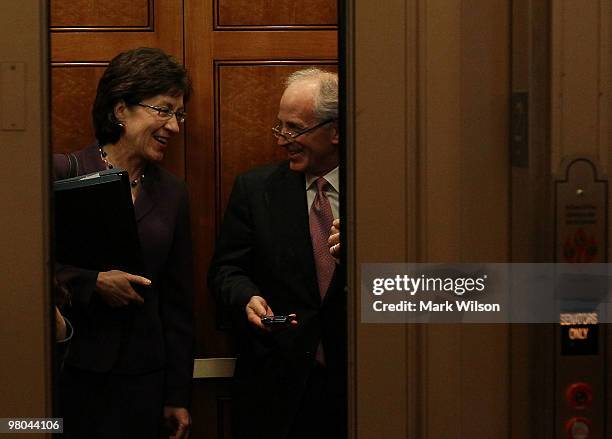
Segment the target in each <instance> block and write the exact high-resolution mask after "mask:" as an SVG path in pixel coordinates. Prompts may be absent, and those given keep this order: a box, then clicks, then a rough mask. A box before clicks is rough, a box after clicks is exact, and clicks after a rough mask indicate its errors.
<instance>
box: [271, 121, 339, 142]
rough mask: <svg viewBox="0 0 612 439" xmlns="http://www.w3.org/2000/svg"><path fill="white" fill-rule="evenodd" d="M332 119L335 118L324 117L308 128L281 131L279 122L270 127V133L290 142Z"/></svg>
mask: <svg viewBox="0 0 612 439" xmlns="http://www.w3.org/2000/svg"><path fill="white" fill-rule="evenodd" d="M334 120H335V119H326V120H324V121H323V122H321V123H318V124H316V125H314V126H311V127H308V128H304V129H303V130H299V131H282V127H281V124H280V122H279V123H277V124H276V125H275V126H274V127H272V133H273V134H274V137H276V138H277V139H281V138H282V139H285V140H286V141H287V142H289V143H292V142H295V139H297V138H298V137H300V136H301V135H303V134H306V133H309V132H311V131H314V130H316V129H317V128H319V127H322V126H323V125H327V124H328V123H330V122H333V121H334Z"/></svg>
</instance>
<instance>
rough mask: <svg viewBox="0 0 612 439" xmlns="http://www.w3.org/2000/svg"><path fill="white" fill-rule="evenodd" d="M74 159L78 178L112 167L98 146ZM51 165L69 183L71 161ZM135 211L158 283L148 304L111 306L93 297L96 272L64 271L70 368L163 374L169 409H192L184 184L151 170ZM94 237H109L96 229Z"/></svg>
mask: <svg viewBox="0 0 612 439" xmlns="http://www.w3.org/2000/svg"><path fill="white" fill-rule="evenodd" d="M76 156H77V159H78V163H79V174H88V173H91V172H96V171H100V170H103V169H106V165H105V163H104V162H103V161H102V160H101V158H100V153H99V150H98V146H97V145H91V146H88V147H86V148H84V149H83V150H81V151H78V152H76ZM53 161H54V171H55V178H56V179H60V178H65V177H66V176H67V175H68V159H67V157H66V156H65V155H62V154H56V155H54V157H53ZM134 210H135V216H136V224H137V229H138V235H139V238H140V243H141V248H142V253H143V262H144V267H145V268H144V273H142V275H143V276H145V277H147V278H148V279H150V280H151V282H152V284H151V286H150V287H147V288H145V289H143V290H139V291H142V296H143V298H144V305H141V306H139V305H135V304H132V305H129V306H127V307H120V308H111V307H110V306H108V305H106V304H105V303H104V302H103V301H102V299H101V298H100V296H99V295H98V294H97V293H94V287H95V283H96V279H97V275H98V272H97V271H91V270H83V269H79V268H77V267H72V266H58V267H59V268H58V271H57V272H56V276H57V278H58V280H59V281H60V282H61V283H63V284H65V285H66V286H67V287H68V289H69V291H70V293H71V295H72V306H71V307H70V309H69V310H68V312H69V316H70V319H71V321H72V324H73V326H74V331H75V332H74V337H73V339H72V341H71V344H70V348H69V351H68V356H67V358H66V361H65V364H66V366H70V367H74V368H78V369H82V370H86V371H93V372H112V373H115V374H127V375H130V374H131V375H138V374H144V373H148V372H152V371H156V370H165V375H166V379H165V383H166V385H165V390H164V401H165V404H166V405H173V406H178V407H188V406H189V403H190V399H191V382H192V377H193V285H192V284H193V269H192V252H191V231H190V219H189V207H188V195H187V189H186V187H185V184H184V183H183V182H181V181H180V180H179V179H178V178H176V177H174V176H173V175H171V174H169V173H168V172H166V171H165V170H163V169H162V168H160V167H158V166H156V165H154V164H149V165H148V167H147V169H146V174H145V179H144V182H143V186H142V188H141V190H140V193H139V194H138V197H137V198H136V203H135V206H134ZM91 233H105V232H104V230H93V229H92V230H91ZM91 251H95V249H91ZM136 274H139V273H136Z"/></svg>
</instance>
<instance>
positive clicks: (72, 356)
mask: <svg viewBox="0 0 612 439" xmlns="http://www.w3.org/2000/svg"><path fill="white" fill-rule="evenodd" d="M190 91H191V85H190V80H189V78H188V76H187V72H186V71H185V69H184V67H183V66H181V65H180V64H179V63H177V61H176V60H174V59H173V58H172V57H170V56H168V55H166V54H165V53H164V52H162V51H161V50H159V49H151V48H139V49H134V50H130V51H127V52H124V53H121V54H119V55H118V56H117V57H115V58H114V59H113V60H112V61H111V63H110V64H109V66H108V68H107V69H106V71H105V72H104V74H103V76H102V78H101V79H100V82H99V84H98V90H97V95H96V99H95V102H94V105H93V110H92V115H93V123H94V128H95V133H96V137H97V139H98V142H97V143H96V144H93V145H90V146H88V147H86V148H84V149H82V150H80V151H77V152H76V153H75V156H76V159H77V169H78V174H87V173H91V172H95V171H100V170H104V169H109V168H123V169H125V170H127V171H128V173H129V179H130V182H131V191H132V200H133V202H134V212H135V216H136V221H137V229H138V235H139V238H140V244H141V248H142V257H143V262H144V272H143V273H139V274H136V273H126V272H123V271H120V270H111V271H106V272H96V271H91V270H85V269H80V268H78V267H72V266H60V267H59V268H58V270H57V273H56V275H57V278H58V280H59V281H60V282H62V283H63V284H65V285H66V286H67V287H68V289H69V290H70V291H71V295H72V307H71V310H70V314H69V317H70V320H71V322H72V324H73V326H74V337H73V339H72V341H71V345H70V349H69V352H68V355H67V357H66V361H65V365H64V370H63V372H62V376H61V392H62V393H61V397H60V398H61V401H62V407H61V410H62V416H63V417H64V437H69V438H79V439H82V438H105V439H106V438H122V437H126V438H127V437H130V438H134V437H137V438H158V437H159V428H160V420H161V419H162V415H163V418H165V420H166V423H167V424H168V425H169V426H171V429H172V430H173V435H172V437H173V438H186V437H187V436H188V434H189V432H188V427H189V424H190V417H189V412H188V406H189V401H190V391H191V380H192V371H193V328H192V326H193V325H192V322H193V316H192V309H193V306H192V302H193V292H192V255H191V236H190V227H189V209H188V197H187V190H186V187H185V185H184V183H183V182H182V181H180V180H179V179H178V178H176V177H174V176H173V175H171V174H169V173H168V172H166V171H165V170H163V169H162V168H161V167H159V166H158V162H160V161H161V160H162V159H163V157H164V153H165V150H166V147H167V143H168V140H169V139H170V138H171V137H173V136H174V135H176V134H178V133H179V129H180V124H181V123H183V121H184V119H185V113H184V105H185V103H186V102H187V100H188V98H189V94H190ZM54 169H55V173H56V178H66V177H68V176H69V173H71V172H72V171H71V170H73V169H74V165H73V164H72V163H71V161H70V159H69V157H68V156H67V155H63V154H58V155H55V156H54ZM91 233H105V231H104V230H91ZM92 251H95V249H92ZM140 274H142V276H141V275H140Z"/></svg>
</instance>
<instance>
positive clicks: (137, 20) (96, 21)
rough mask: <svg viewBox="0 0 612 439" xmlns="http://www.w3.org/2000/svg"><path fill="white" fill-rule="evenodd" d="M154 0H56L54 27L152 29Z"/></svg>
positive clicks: (52, 8)
mask: <svg viewBox="0 0 612 439" xmlns="http://www.w3.org/2000/svg"><path fill="white" fill-rule="evenodd" d="M153 11H154V6H153V0H103V1H100V0H53V1H52V2H51V10H50V15H51V17H50V19H51V27H61V28H85V27H88V28H101V27H102V28H107V29H108V28H122V27H133V28H151V27H152V20H151V18H152V14H153Z"/></svg>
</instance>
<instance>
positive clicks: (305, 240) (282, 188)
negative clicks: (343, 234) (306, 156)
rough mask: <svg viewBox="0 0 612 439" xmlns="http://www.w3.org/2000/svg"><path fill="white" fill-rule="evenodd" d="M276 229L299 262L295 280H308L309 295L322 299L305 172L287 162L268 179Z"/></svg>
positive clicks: (296, 264) (273, 225)
mask: <svg viewBox="0 0 612 439" xmlns="http://www.w3.org/2000/svg"><path fill="white" fill-rule="evenodd" d="M265 194H266V202H267V204H268V209H269V214H270V219H271V223H272V224H271V226H272V231H273V232H272V233H273V234H275V235H276V236H277V238H278V239H279V240H280V242H281V247H282V248H283V249H287V251H289V252H290V255H292V256H293V257H292V259H293V261H289V262H296V263H294V264H293V265H292V266H291V270H292V271H293V273H295V276H292V277H293V279H294V281H296V282H301V281H305V283H306V284H305V290H306V291H307V293H306V294H308V298H309V299H311V300H314V301H315V303H320V296H319V293H318V287H317V282H316V270H315V265H314V257H313V253H312V242H311V240H310V228H309V223H308V209H307V208H306V205H307V201H306V183H305V178H304V175H303V174H300V173H297V172H294V171H291V170H290V169H289V168H288V166H287V164H283V165H281V166H280V167H279V168H278V170H277V171H276V172H275V173H273V174H272V175H271V176H270V178H269V179H268V181H267V182H266V192H265Z"/></svg>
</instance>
